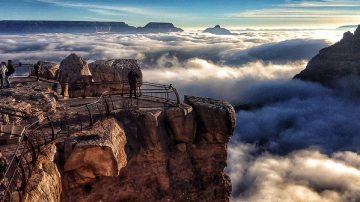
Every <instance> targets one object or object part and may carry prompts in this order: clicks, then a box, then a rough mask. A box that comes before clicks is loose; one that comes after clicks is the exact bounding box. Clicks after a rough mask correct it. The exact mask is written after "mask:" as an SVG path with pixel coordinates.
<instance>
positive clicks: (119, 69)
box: [0, 55, 186, 201]
mask: <svg viewBox="0 0 360 202" xmlns="http://www.w3.org/2000/svg"><path fill="white" fill-rule="evenodd" d="M69 57H70V60H67V61H66V59H65V60H64V61H65V62H64V61H63V62H62V63H61V65H60V68H58V69H57V67H59V66H57V65H54V64H51V63H44V64H46V65H47V66H44V67H43V68H44V69H42V70H41V72H40V75H39V77H40V78H39V79H37V77H36V76H35V75H34V69H33V65H30V64H21V65H15V68H16V70H17V71H16V72H15V74H14V75H12V76H11V77H10V78H9V80H10V83H11V87H10V88H4V89H0V93H1V96H2V100H1V101H0V114H1V116H0V121H1V122H2V123H1V124H0V153H1V158H2V159H4V160H5V161H6V169H5V171H4V172H3V173H1V176H0V177H1V178H0V179H1V183H0V197H1V198H0V201H8V200H9V199H10V198H14V194H15V195H16V196H15V197H16V198H18V199H21V198H22V196H23V194H24V188H25V186H26V184H27V180H28V179H29V178H30V176H31V172H32V170H33V168H34V166H35V162H36V160H37V158H38V156H39V153H40V152H41V150H42V147H43V146H46V145H47V144H49V143H52V142H54V141H56V140H57V139H59V138H63V137H69V136H70V135H71V134H74V133H76V132H81V131H83V130H85V129H89V128H91V127H92V126H93V125H94V124H95V123H96V122H98V121H101V120H104V119H106V118H107V117H111V116H114V114H116V113H119V112H122V113H127V112H130V111H150V112H151V113H153V114H159V111H163V110H166V109H169V108H181V106H182V104H181V102H180V98H179V94H178V92H177V90H176V89H175V88H174V87H173V86H172V85H164V84H157V83H149V82H143V81H142V74H141V70H140V67H139V66H138V65H136V64H135V63H134V61H133V60H124V61H121V60H117V61H113V62H114V63H116V62H117V63H116V64H117V66H116V65H115V66H112V67H113V69H109V68H108V66H106V65H108V64H105V66H102V67H99V68H96V65H99V64H102V65H104V62H102V61H100V62H95V63H94V64H93V65H91V64H90V65H89V66H90V67H93V71H92V72H95V73H91V72H90V69H91V68H89V66H88V65H87V63H86V62H84V61H83V60H82V59H81V58H78V57H77V56H75V55H70V56H69ZM108 62H109V61H108ZM108 62H107V63H108ZM64 63H65V67H63V68H61V66H64ZM76 63H77V64H76ZM105 63H106V62H105ZM119 64H120V65H119ZM126 65H127V66H126ZM131 65H133V66H131ZM76 68H79V69H78V70H76ZM129 71H139V74H141V76H139V80H138V81H137V83H136V94H135V95H134V94H133V95H132V97H130V86H129V81H128V80H127V77H126V75H127V74H128V72H129ZM109 75H113V79H112V80H108V79H104V77H106V78H109ZM99 80H101V81H99ZM183 107H184V108H186V107H185V106H183Z"/></svg>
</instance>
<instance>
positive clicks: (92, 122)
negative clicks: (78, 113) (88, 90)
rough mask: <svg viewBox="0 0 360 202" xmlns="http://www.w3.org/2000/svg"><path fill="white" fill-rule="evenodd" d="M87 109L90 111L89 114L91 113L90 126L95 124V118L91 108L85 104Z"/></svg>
mask: <svg viewBox="0 0 360 202" xmlns="http://www.w3.org/2000/svg"><path fill="white" fill-rule="evenodd" d="M85 107H86V109H87V110H88V112H89V115H90V126H92V125H94V119H93V115H92V114H91V111H90V108H89V106H88V105H85Z"/></svg>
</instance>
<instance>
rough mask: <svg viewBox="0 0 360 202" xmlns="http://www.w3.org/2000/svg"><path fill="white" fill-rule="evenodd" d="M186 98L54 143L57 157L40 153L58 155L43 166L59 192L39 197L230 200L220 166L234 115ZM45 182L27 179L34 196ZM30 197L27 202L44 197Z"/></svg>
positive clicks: (222, 106) (223, 106)
mask: <svg viewBox="0 0 360 202" xmlns="http://www.w3.org/2000/svg"><path fill="white" fill-rule="evenodd" d="M185 100H186V103H187V104H185V103H183V104H181V105H180V106H179V107H174V108H169V109H151V110H136V111H119V112H116V113H114V117H113V118H109V119H106V120H103V121H100V122H97V123H95V125H94V127H93V128H91V129H89V130H85V131H83V132H82V133H79V134H74V135H73V136H71V137H67V138H64V139H62V140H59V141H58V142H57V143H56V147H57V150H56V154H53V153H49V154H43V155H45V157H46V158H47V156H48V155H51V156H54V155H55V156H56V157H57V159H56V160H54V159H52V160H49V164H50V165H52V167H53V168H54V169H55V168H56V169H58V170H59V172H58V173H56V172H53V174H54V175H55V176H54V179H59V178H60V179H61V180H56V183H55V182H54V183H52V184H54V187H59V186H60V187H61V189H58V188H57V191H58V192H56V193H53V192H49V193H46V196H49V199H51V201H229V197H230V193H231V182H230V179H229V177H228V176H227V175H226V174H225V173H224V168H225V166H226V159H227V144H228V141H229V138H230V137H231V136H232V133H233V130H234V125H235V118H234V117H235V112H234V109H233V107H232V106H231V105H229V104H228V103H226V102H222V101H216V100H212V99H205V98H199V97H192V96H186V99H185ZM214 124H215V125H216V126H213V125H214ZM45 157H44V158H45ZM36 172H37V173H36V175H37V176H43V175H45V174H51V173H50V172H46V173H44V172H45V171H42V170H41V169H37V170H36ZM56 177H57V178H56ZM49 178H50V179H51V176H49ZM44 182H46V180H45V179H44V180H41V181H34V183H32V189H33V190H41V186H43V183H44ZM45 188H46V187H45ZM60 191H61V193H59V192H60ZM34 193H36V192H34ZM60 194H61V197H60V199H59V198H58V196H59V195H60ZM50 195H53V196H54V197H50ZM35 196H36V197H35ZM35 196H34V197H33V198H34V199H33V200H32V198H31V200H28V201H36V200H35V199H38V198H40V199H42V198H44V197H43V196H41V197H37V195H35Z"/></svg>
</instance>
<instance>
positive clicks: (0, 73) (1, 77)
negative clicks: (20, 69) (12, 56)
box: [0, 60, 15, 88]
mask: <svg viewBox="0 0 360 202" xmlns="http://www.w3.org/2000/svg"><path fill="white" fill-rule="evenodd" d="M14 72H15V68H14V66H13V65H12V61H11V60H8V63H7V64H6V62H1V65H0V82H1V88H4V87H5V88H8V87H10V82H9V77H10V76H11V75H12V74H13V73H14Z"/></svg>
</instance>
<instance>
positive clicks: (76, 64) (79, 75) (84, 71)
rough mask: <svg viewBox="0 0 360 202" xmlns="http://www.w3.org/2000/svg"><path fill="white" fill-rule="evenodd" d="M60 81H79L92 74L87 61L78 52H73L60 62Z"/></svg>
mask: <svg viewBox="0 0 360 202" xmlns="http://www.w3.org/2000/svg"><path fill="white" fill-rule="evenodd" d="M59 69H60V77H59V81H60V83H77V82H81V81H83V79H84V77H86V76H91V73H90V69H89V66H88V64H87V62H86V61H85V60H84V59H83V58H82V57H80V56H78V55H76V54H74V53H73V54H71V55H69V56H68V57H66V58H65V59H64V60H63V61H61V63H60V68H59Z"/></svg>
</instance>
